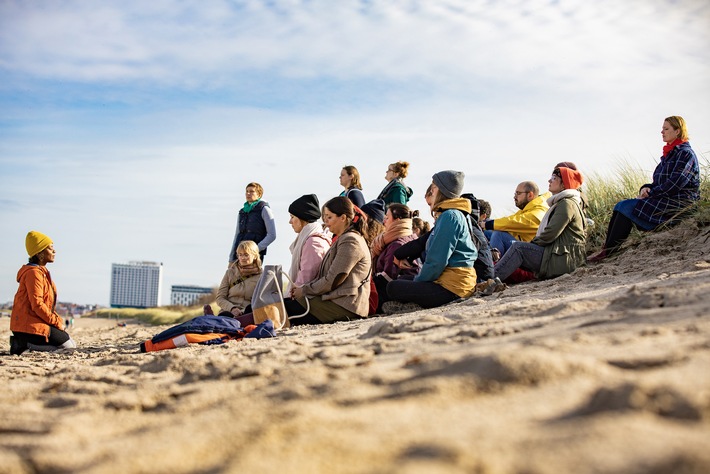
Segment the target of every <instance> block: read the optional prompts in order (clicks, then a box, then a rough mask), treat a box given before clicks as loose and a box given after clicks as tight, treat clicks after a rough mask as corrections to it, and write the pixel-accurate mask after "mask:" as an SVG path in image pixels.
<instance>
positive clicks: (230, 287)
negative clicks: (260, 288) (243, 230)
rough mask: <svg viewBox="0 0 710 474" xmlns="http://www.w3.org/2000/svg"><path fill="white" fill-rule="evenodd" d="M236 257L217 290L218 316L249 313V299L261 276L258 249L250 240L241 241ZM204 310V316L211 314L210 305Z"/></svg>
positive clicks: (234, 315)
mask: <svg viewBox="0 0 710 474" xmlns="http://www.w3.org/2000/svg"><path fill="white" fill-rule="evenodd" d="M236 257H237V259H236V261H235V262H233V263H232V264H230V265H229V268H227V271H226V272H225V274H224V277H222V282H221V283H220V285H219V289H217V305H218V306H219V307H220V309H221V311H220V313H219V316H230V317H237V316H241V315H242V314H243V313H244V312H250V311H251V297H252V295H253V294H254V289H255V288H256V284H257V282H258V281H259V277H260V276H261V257H260V255H259V247H258V246H257V245H256V243H255V242H254V241H252V240H243V241H241V242H240V243H239V246H237V251H236ZM204 309H205V314H207V315H209V314H212V307H211V306H210V305H205V308H204Z"/></svg>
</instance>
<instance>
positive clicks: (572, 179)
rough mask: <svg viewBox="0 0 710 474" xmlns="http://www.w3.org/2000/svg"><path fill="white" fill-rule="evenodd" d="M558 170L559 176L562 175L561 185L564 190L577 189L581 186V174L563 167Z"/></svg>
mask: <svg viewBox="0 0 710 474" xmlns="http://www.w3.org/2000/svg"><path fill="white" fill-rule="evenodd" d="M558 169H559V170H560V175H562V183H563V184H564V185H565V189H579V188H580V187H581V186H582V181H583V180H582V173H580V172H579V171H577V170H573V169H572V168H565V167H564V166H561V167H559V168H558Z"/></svg>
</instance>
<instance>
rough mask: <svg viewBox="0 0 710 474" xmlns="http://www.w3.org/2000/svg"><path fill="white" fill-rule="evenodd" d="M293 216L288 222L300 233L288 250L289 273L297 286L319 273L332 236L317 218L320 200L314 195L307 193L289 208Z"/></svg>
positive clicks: (319, 214)
mask: <svg viewBox="0 0 710 474" xmlns="http://www.w3.org/2000/svg"><path fill="white" fill-rule="evenodd" d="M288 212H289V213H290V215H291V218H290V219H289V221H288V223H289V224H291V227H292V228H293V231H294V232H296V234H298V236H297V237H296V240H294V241H293V243H292V244H291V246H290V247H289V250H290V251H291V268H290V269H289V271H288V276H289V278H290V279H291V281H292V282H293V285H294V286H301V285H303V284H304V283H308V282H309V281H311V280H313V279H314V278H315V277H316V276H317V275H318V269H319V268H320V264H321V262H322V261H323V256H324V255H325V254H326V252H328V249H329V248H330V245H331V237H330V235H327V234H326V233H325V232H323V228H322V227H321V225H320V224H318V223H317V222H316V221H317V220H318V219H320V216H321V211H320V203H319V202H318V196H316V195H315V194H305V195H303V196H301V197H300V198H298V199H296V200H295V201H293V202H292V203H291V205H290V206H289V207H288Z"/></svg>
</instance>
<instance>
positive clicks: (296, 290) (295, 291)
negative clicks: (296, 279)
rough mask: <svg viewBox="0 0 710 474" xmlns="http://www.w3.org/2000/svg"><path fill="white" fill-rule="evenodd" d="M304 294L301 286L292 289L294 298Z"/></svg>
mask: <svg viewBox="0 0 710 474" xmlns="http://www.w3.org/2000/svg"><path fill="white" fill-rule="evenodd" d="M302 296H303V288H301V287H299V286H297V287H295V288H293V290H292V291H291V297H292V298H293V299H298V298H301V297H302Z"/></svg>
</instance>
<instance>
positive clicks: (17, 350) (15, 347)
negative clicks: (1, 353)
mask: <svg viewBox="0 0 710 474" xmlns="http://www.w3.org/2000/svg"><path fill="white" fill-rule="evenodd" d="M26 350H27V346H26V345H23V344H22V343H21V342H20V341H19V340H17V338H15V336H10V355H22V353H23V352H25V351H26Z"/></svg>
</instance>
